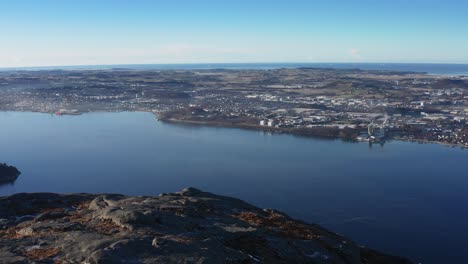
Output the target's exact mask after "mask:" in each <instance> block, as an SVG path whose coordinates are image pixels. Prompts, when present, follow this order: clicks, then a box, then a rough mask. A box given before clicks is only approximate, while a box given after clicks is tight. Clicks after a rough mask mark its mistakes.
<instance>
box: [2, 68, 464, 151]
mask: <svg viewBox="0 0 468 264" xmlns="http://www.w3.org/2000/svg"><path fill="white" fill-rule="evenodd" d="M467 91H468V77H466V76H453V77H450V76H437V75H429V74H425V73H416V72H398V71H381V70H359V69H322V68H295V69H294V68H288V69H270V70H248V69H242V70H241V69H238V70H234V69H231V70H227V69H206V70H201V69H200V70H142V69H140V70H134V69H127V68H125V69H123V68H116V69H109V70H104V69H103V70H36V71H18V70H12V71H1V72H0V98H1V99H0V110H3V111H34V112H44V113H54V114H57V115H70V114H71V115H78V114H80V113H84V112H92V111H145V112H153V113H155V115H156V116H157V118H158V119H160V120H163V121H170V122H185V123H191V124H203V125H217V126H233V127H240V128H250V129H261V130H265V131H271V132H280V133H294V134H300V135H307V136H319V137H327V138H342V139H346V140H356V141H369V142H383V141H385V140H392V139H398V140H414V141H420V142H435V143H443V144H449V145H453V146H460V147H468V128H467V126H466V120H467V118H466V115H467V113H468V103H467V102H468V101H467V100H468V95H467Z"/></svg>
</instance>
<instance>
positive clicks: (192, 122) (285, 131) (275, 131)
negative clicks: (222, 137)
mask: <svg viewBox="0 0 468 264" xmlns="http://www.w3.org/2000/svg"><path fill="white" fill-rule="evenodd" d="M158 120H159V121H161V122H166V123H174V124H190V125H197V126H208V127H225V128H238V129H248V130H256V131H264V132H271V133H273V134H289V135H294V136H301V137H307V138H319V139H329V140H341V141H343V142H353V143H379V142H367V141H358V140H356V139H351V138H344V137H323V136H317V135H313V134H306V133H300V132H299V131H291V130H289V129H282V128H272V127H262V126H258V125H247V124H243V125H237V124H230V123H222V122H214V123H213V122H207V121H195V120H181V119H175V118H169V119H159V118H158ZM386 141H401V142H411V143H419V144H436V145H442V146H446V147H451V148H461V149H468V146H464V145H458V144H451V143H446V142H439V141H431V140H425V139H404V138H388V139H386V140H385V141H384V142H386Z"/></svg>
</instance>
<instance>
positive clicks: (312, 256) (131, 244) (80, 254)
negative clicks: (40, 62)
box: [0, 188, 411, 264]
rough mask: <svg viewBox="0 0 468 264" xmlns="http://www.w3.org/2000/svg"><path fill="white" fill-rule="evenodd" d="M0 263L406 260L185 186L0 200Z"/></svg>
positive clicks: (391, 263) (402, 263) (349, 263)
mask: <svg viewBox="0 0 468 264" xmlns="http://www.w3.org/2000/svg"><path fill="white" fill-rule="evenodd" d="M0 263H60V264H61V263H233V264H234V263H239V264H240V263H268V264H275V263H336V264H340V263H343V264H345V263H346V264H354V263H356V264H358V263H363V264H364V263H374V264H406V263H408V264H409V263H411V262H410V261H409V260H406V259H404V258H400V257H394V256H388V255H385V254H382V253H379V252H377V251H374V250H372V249H369V248H365V247H361V246H359V245H357V244H356V243H354V242H352V241H351V240H349V239H346V238H344V237H342V236H339V235H337V234H334V233H332V232H329V231H327V230H325V229H323V228H321V227H320V226H317V225H313V224H306V223H303V222H300V221H297V220H294V219H291V218H290V217H288V216H287V215H285V214H283V213H281V212H278V211H275V210H271V209H260V208H257V207H255V206H252V205H250V204H247V203H245V202H243V201H241V200H238V199H234V198H229V197H224V196H219V195H215V194H211V193H207V192H202V191H200V190H197V189H194V188H187V189H184V190H183V191H181V192H177V193H171V194H161V195H159V196H155V197H130V196H123V195H115V194H112V195H111V194H109V195H91V194H70V195H60V194H48V193H38V194H16V195H12V196H9V197H1V198H0Z"/></svg>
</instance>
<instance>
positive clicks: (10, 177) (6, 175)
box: [0, 163, 21, 185]
mask: <svg viewBox="0 0 468 264" xmlns="http://www.w3.org/2000/svg"><path fill="white" fill-rule="evenodd" d="M20 174H21V172H20V171H19V170H18V169H17V168H15V167H13V166H9V165H7V164H5V163H0V185H1V184H6V183H12V182H14V181H16V179H18V177H19V175H20Z"/></svg>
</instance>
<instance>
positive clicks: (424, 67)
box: [0, 63, 468, 75]
mask: <svg viewBox="0 0 468 264" xmlns="http://www.w3.org/2000/svg"><path fill="white" fill-rule="evenodd" d="M298 67H313V68H334V69H362V70H385V71H414V72H426V73H429V74H442V75H468V64H437V63H212V64H207V63H203V64H140V65H135V64H134V65H89V66H57V67H25V68H16V69H17V70H52V69H64V70H74V69H75V70H83V69H90V70H105V69H113V68H126V69H136V70H180V69H186V70H197V69H278V68H298ZM1 70H12V68H9V69H7V68H3V69H2V68H0V71H1Z"/></svg>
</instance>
